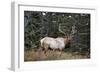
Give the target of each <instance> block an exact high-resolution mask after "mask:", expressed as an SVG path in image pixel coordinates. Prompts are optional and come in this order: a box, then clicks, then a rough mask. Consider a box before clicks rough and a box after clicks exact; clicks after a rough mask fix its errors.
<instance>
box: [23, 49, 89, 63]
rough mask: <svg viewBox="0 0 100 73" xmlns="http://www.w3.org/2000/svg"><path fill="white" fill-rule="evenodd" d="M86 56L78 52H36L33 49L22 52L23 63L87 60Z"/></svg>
mask: <svg viewBox="0 0 100 73" xmlns="http://www.w3.org/2000/svg"><path fill="white" fill-rule="evenodd" d="M87 58H88V57H87V55H82V54H80V53H78V52H64V51H63V52H62V53H61V52H60V51H51V50H49V51H47V52H46V54H45V53H44V51H36V50H34V49H32V50H28V51H24V61H26V62H27V61H44V60H70V59H87Z"/></svg>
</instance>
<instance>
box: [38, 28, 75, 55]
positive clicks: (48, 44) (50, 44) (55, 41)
mask: <svg viewBox="0 0 100 73" xmlns="http://www.w3.org/2000/svg"><path fill="white" fill-rule="evenodd" d="M74 29H75V26H72V32H71V34H70V35H69V36H68V35H67V36H66V33H65V32H63V31H62V30H61V28H60V26H59V32H61V33H63V34H64V35H65V37H57V38H52V37H44V38H43V39H41V40H40V43H41V48H42V49H44V51H45V53H46V51H47V50H48V49H49V48H50V49H52V50H60V51H61V53H62V50H64V48H65V47H66V46H69V45H70V44H69V43H71V40H72V37H73V36H72V34H74V33H75V32H74ZM60 55H61V54H60Z"/></svg>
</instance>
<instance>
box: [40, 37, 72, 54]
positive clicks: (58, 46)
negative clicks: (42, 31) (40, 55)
mask: <svg viewBox="0 0 100 73" xmlns="http://www.w3.org/2000/svg"><path fill="white" fill-rule="evenodd" d="M69 42H70V39H69V38H67V37H66V38H62V37H58V38H52V37H44V38H43V39H41V41H40V43H41V48H42V49H44V51H45V52H46V51H47V50H48V49H49V48H50V49H52V50H60V51H62V50H63V49H64V48H65V46H66V45H68V43H69Z"/></svg>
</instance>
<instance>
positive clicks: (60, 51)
mask: <svg viewBox="0 0 100 73" xmlns="http://www.w3.org/2000/svg"><path fill="white" fill-rule="evenodd" d="M61 55H62V49H60V55H59V57H61Z"/></svg>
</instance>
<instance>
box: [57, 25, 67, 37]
mask: <svg viewBox="0 0 100 73" xmlns="http://www.w3.org/2000/svg"><path fill="white" fill-rule="evenodd" d="M58 30H59V32H61V33H63V34H64V35H66V33H65V32H64V31H62V30H61V24H59V28H58Z"/></svg>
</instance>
